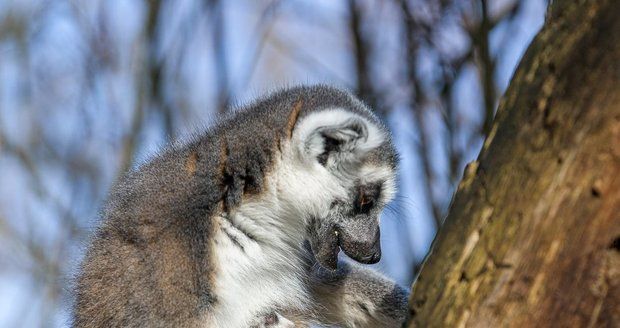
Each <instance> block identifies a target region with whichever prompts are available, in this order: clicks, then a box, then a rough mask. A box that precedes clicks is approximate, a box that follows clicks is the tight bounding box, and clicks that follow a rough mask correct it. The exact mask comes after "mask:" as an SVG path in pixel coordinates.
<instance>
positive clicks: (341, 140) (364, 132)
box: [303, 115, 368, 166]
mask: <svg viewBox="0 0 620 328" xmlns="http://www.w3.org/2000/svg"><path fill="white" fill-rule="evenodd" d="M324 124H325V125H318V126H316V127H314V129H313V130H312V131H311V132H310V133H308V134H307V137H306V138H305V140H303V148H304V149H303V150H304V153H305V155H306V156H308V157H310V158H315V159H316V160H317V161H318V162H319V163H320V164H321V165H323V166H326V165H327V163H328V161H329V159H330V158H331V157H338V155H343V156H349V155H353V154H354V153H355V151H356V149H357V148H358V147H359V146H360V145H363V144H364V143H365V142H366V141H367V140H368V126H367V123H366V122H365V121H364V120H363V119H361V118H359V117H357V116H354V115H350V117H348V118H347V119H345V120H343V121H340V122H335V123H330V122H327V121H325V122H324ZM341 157H342V156H341Z"/></svg>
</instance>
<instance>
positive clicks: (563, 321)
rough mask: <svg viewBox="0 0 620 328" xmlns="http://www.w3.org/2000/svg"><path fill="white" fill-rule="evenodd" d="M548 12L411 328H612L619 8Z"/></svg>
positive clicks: (564, 5) (466, 187)
mask: <svg viewBox="0 0 620 328" xmlns="http://www.w3.org/2000/svg"><path fill="white" fill-rule="evenodd" d="M551 6H552V7H551V9H550V10H549V12H548V17H547V20H548V22H547V24H546V25H545V27H544V28H543V30H542V31H541V32H540V33H539V34H538V36H537V37H536V39H535V40H534V42H533V43H532V45H531V46H530V48H529V50H528V51H527V53H526V54H525V56H524V59H523V61H522V63H521V64H520V66H519V68H518V70H517V72H516V74H515V76H514V78H513V81H512V83H511V85H510V87H509V89H508V91H507V92H506V95H505V97H504V98H503V100H502V102H501V103H500V106H499V110H498V113H497V116H496V120H495V123H494V125H493V127H492V129H491V132H490V134H489V137H488V138H487V140H486V142H485V144H484V147H483V150H482V153H481V154H480V157H479V160H478V161H476V162H474V163H471V164H470V165H469V166H468V167H467V169H466V172H465V177H464V178H463V181H462V182H461V185H460V186H459V189H458V191H457V194H456V196H455V199H454V201H453V204H452V207H451V210H450V214H449V216H448V217H447V219H446V221H445V224H444V226H443V228H442V230H441V231H440V233H439V235H438V236H437V239H436V240H435V243H434V245H433V249H432V252H431V254H430V255H429V257H428V259H427V260H426V262H425V264H424V266H423V268H422V271H421V274H420V276H419V278H418V279H417V281H416V282H415V284H414V286H413V292H412V295H411V299H410V310H411V317H410V321H409V324H408V326H409V327H533V326H535V327H620V1H617V0H598V1H597V0H583V1H574V0H555V1H553V4H552V5H551Z"/></svg>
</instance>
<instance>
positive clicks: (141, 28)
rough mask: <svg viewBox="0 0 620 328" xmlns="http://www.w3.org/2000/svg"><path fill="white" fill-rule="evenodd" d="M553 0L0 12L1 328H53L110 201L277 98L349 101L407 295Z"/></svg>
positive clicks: (294, 0)
mask: <svg viewBox="0 0 620 328" xmlns="http://www.w3.org/2000/svg"><path fill="white" fill-rule="evenodd" d="M546 6H547V3H546V0H494V1H489V0H389V1H388V0H386V1H371V0H341V1H329V0H321V1H310V0H271V1H267V0H265V1H249V0H230V1H223V0H178V1H171V0H168V1H166V0H149V1H140V0H133V1H130V0H126V1H121V0H106V1H104V0H54V1H49V0H0V326H7V327H17V326H28V327H30V326H33V327H37V326H62V325H64V324H65V323H66V319H67V315H68V309H69V304H70V301H71V299H70V277H71V274H72V272H74V270H75V268H76V266H77V263H79V260H80V257H81V253H82V248H83V244H84V242H85V241H86V240H87V238H88V235H89V233H90V232H92V230H93V229H94V227H96V225H97V211H98V209H99V208H100V206H101V204H102V202H103V201H104V200H105V196H106V192H107V190H108V189H109V188H110V186H111V184H113V183H114V181H115V180H116V179H117V177H118V176H119V175H120V174H121V173H122V172H124V171H125V170H127V169H128V168H130V167H132V166H134V165H136V164H137V163H140V162H142V161H144V160H146V159H148V157H149V155H150V154H153V153H154V152H156V151H157V149H158V148H159V147H161V146H162V145H164V144H166V143H167V142H169V141H170V140H176V139H183V138H184V137H185V136H188V135H190V134H191V133H196V132H199V131H201V130H202V129H204V128H205V127H206V126H208V125H209V124H210V122H212V121H213V120H214V119H216V117H217V116H218V115H220V114H222V113H225V112H226V111H228V110H231V108H233V109H234V108H235V106H237V105H238V104H243V103H245V102H247V101H250V100H251V99H253V98H255V97H257V96H260V95H262V94H264V93H266V92H269V91H270V90H274V89H276V88H279V87H282V86H287V85H293V84H300V83H329V84H333V85H337V86H341V87H344V88H348V89H350V90H353V91H354V92H356V93H357V94H358V95H359V96H360V97H361V98H362V99H364V101H366V102H367V103H368V104H369V105H370V106H372V108H374V109H375V111H376V112H377V114H378V115H380V116H381V117H383V119H384V120H385V121H386V122H387V123H388V125H389V126H390V128H391V129H392V131H393V133H394V137H395V142H396V144H397V147H398V150H399V152H400V154H401V157H402V161H401V167H400V177H399V184H400V187H401V192H400V194H399V196H398V197H397V199H396V200H395V201H394V203H393V204H392V205H391V206H390V207H389V209H388V210H387V211H386V213H385V215H384V218H383V221H382V229H383V232H382V234H383V236H384V238H383V247H384V258H383V260H382V261H381V263H379V265H378V266H379V269H380V270H383V271H384V272H385V273H386V274H388V275H389V276H391V277H393V278H394V279H396V280H397V281H399V282H400V283H401V284H403V285H406V286H408V285H410V283H411V282H412V281H413V279H414V277H415V275H416V273H417V272H416V271H417V269H416V268H417V267H418V265H419V264H420V262H421V261H422V260H423V258H424V256H425V255H426V252H427V250H428V247H429V246H430V243H431V241H432V239H433V237H434V234H435V231H436V229H437V227H438V226H440V225H441V222H442V219H443V217H444V216H445V214H446V210H447V208H448V205H449V203H450V200H451V197H452V194H453V192H454V189H455V186H456V184H457V183H458V181H459V180H460V178H461V174H462V171H463V167H464V165H465V164H466V163H467V162H469V161H471V160H473V159H474V158H476V156H477V154H478V152H479V151H480V148H481V146H482V141H483V139H484V136H485V135H486V133H487V132H488V129H489V126H490V122H491V120H492V118H493V115H494V111H495V108H496V106H497V102H498V98H499V96H500V95H501V94H502V93H503V91H504V89H505V88H506V86H507V84H508V81H509V79H510V77H511V75H512V72H513V71H514V68H515V66H516V64H517V62H518V60H519V58H520V57H521V55H522V53H523V51H524V50H525V48H526V47H527V45H528V44H529V42H530V41H531V38H532V37H533V36H534V34H535V33H536V32H537V31H538V29H539V28H540V27H541V26H542V23H543V20H544V14H545V10H546Z"/></svg>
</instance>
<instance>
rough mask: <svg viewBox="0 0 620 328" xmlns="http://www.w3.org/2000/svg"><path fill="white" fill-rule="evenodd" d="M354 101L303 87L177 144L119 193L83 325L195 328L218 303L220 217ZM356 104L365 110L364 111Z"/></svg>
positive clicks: (84, 272)
mask: <svg viewBox="0 0 620 328" xmlns="http://www.w3.org/2000/svg"><path fill="white" fill-rule="evenodd" d="M345 106H346V107H348V108H352V111H357V112H358V114H359V115H361V116H363V117H365V118H366V119H368V120H372V121H373V122H374V121H375V118H374V117H373V116H370V115H368V113H367V111H366V110H364V109H363V108H361V107H360V106H362V105H361V104H360V103H358V102H357V101H356V100H354V99H352V98H351V97H350V96H349V95H348V94H347V93H344V92H341V91H338V90H335V89H332V88H326V87H302V88H296V89H290V90H286V91H283V92H280V93H276V94H274V95H272V96H271V97H269V98H267V99H265V100H262V101H259V102H257V103H255V104H253V105H251V106H249V108H248V109H246V110H243V111H240V112H238V113H233V114H231V116H230V117H229V118H228V119H224V120H222V121H221V122H220V123H218V124H217V125H216V126H214V127H213V128H211V129H209V130H208V131H207V132H206V133H205V134H203V135H202V136H199V137H196V138H194V139H193V140H191V141H189V142H187V143H185V144H183V145H176V146H171V147H170V148H168V149H166V150H164V151H162V152H161V153H160V154H159V155H158V156H156V157H155V158H153V159H152V160H151V161H149V162H148V163H146V164H144V165H142V166H140V167H139V168H137V169H136V170H134V171H132V172H130V173H128V174H127V175H126V176H125V177H124V178H123V179H121V181H120V182H119V183H118V184H117V185H116V186H115V187H114V189H113V190H112V192H111V194H110V197H109V200H108V203H107V205H106V206H105V207H104V212H103V213H104V215H103V220H102V225H101V227H100V228H99V229H98V230H97V232H96V233H95V235H94V237H93V240H92V244H91V245H90V247H89V248H88V251H87V254H86V257H85V260H84V262H83V265H82V268H81V272H80V275H79V278H78V281H77V295H76V296H77V297H76V305H75V319H74V325H75V326H78V327H113V326H123V327H137V326H149V327H154V326H160V327H171V326H177V327H197V326H204V325H205V323H208V317H209V315H208V313H209V311H210V309H211V308H212V307H213V306H214V304H217V302H218V295H217V293H216V292H215V289H214V283H215V281H214V280H215V279H216V275H215V273H216V270H218V269H219V270H221V269H222V268H218V266H217V263H215V262H214V258H215V254H214V251H215V249H216V245H215V244H214V243H215V241H214V238H213V236H214V234H215V233H216V231H217V230H218V229H219V228H220V227H218V224H217V222H216V221H214V219H213V217H214V216H215V215H216V214H217V213H227V212H228V211H231V210H233V209H235V208H236V207H238V206H239V205H240V204H241V202H242V199H243V198H244V197H246V196H250V195H256V194H260V193H261V192H262V191H263V189H264V187H265V186H264V184H265V181H266V179H267V178H268V176H269V175H270V174H272V173H273V172H272V171H273V165H274V161H275V160H276V157H277V156H280V155H281V147H282V143H284V142H286V141H287V140H288V139H290V138H291V135H292V133H293V129H294V127H295V124H296V122H297V121H298V120H299V119H300V118H302V117H304V116H305V115H307V114H308V113H310V112H312V111H317V110H321V109H324V108H331V107H345ZM358 107H360V108H359V109H358Z"/></svg>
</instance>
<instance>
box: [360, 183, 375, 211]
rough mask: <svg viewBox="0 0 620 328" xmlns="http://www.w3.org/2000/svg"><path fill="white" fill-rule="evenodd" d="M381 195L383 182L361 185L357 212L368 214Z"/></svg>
mask: <svg viewBox="0 0 620 328" xmlns="http://www.w3.org/2000/svg"><path fill="white" fill-rule="evenodd" d="M380 196H381V183H373V184H367V185H361V186H359V187H358V194H357V199H356V202H355V210H356V212H357V213H363V214H368V213H369V212H370V211H371V210H372V209H373V208H374V207H375V205H376V203H377V201H378V200H379V197H380Z"/></svg>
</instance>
